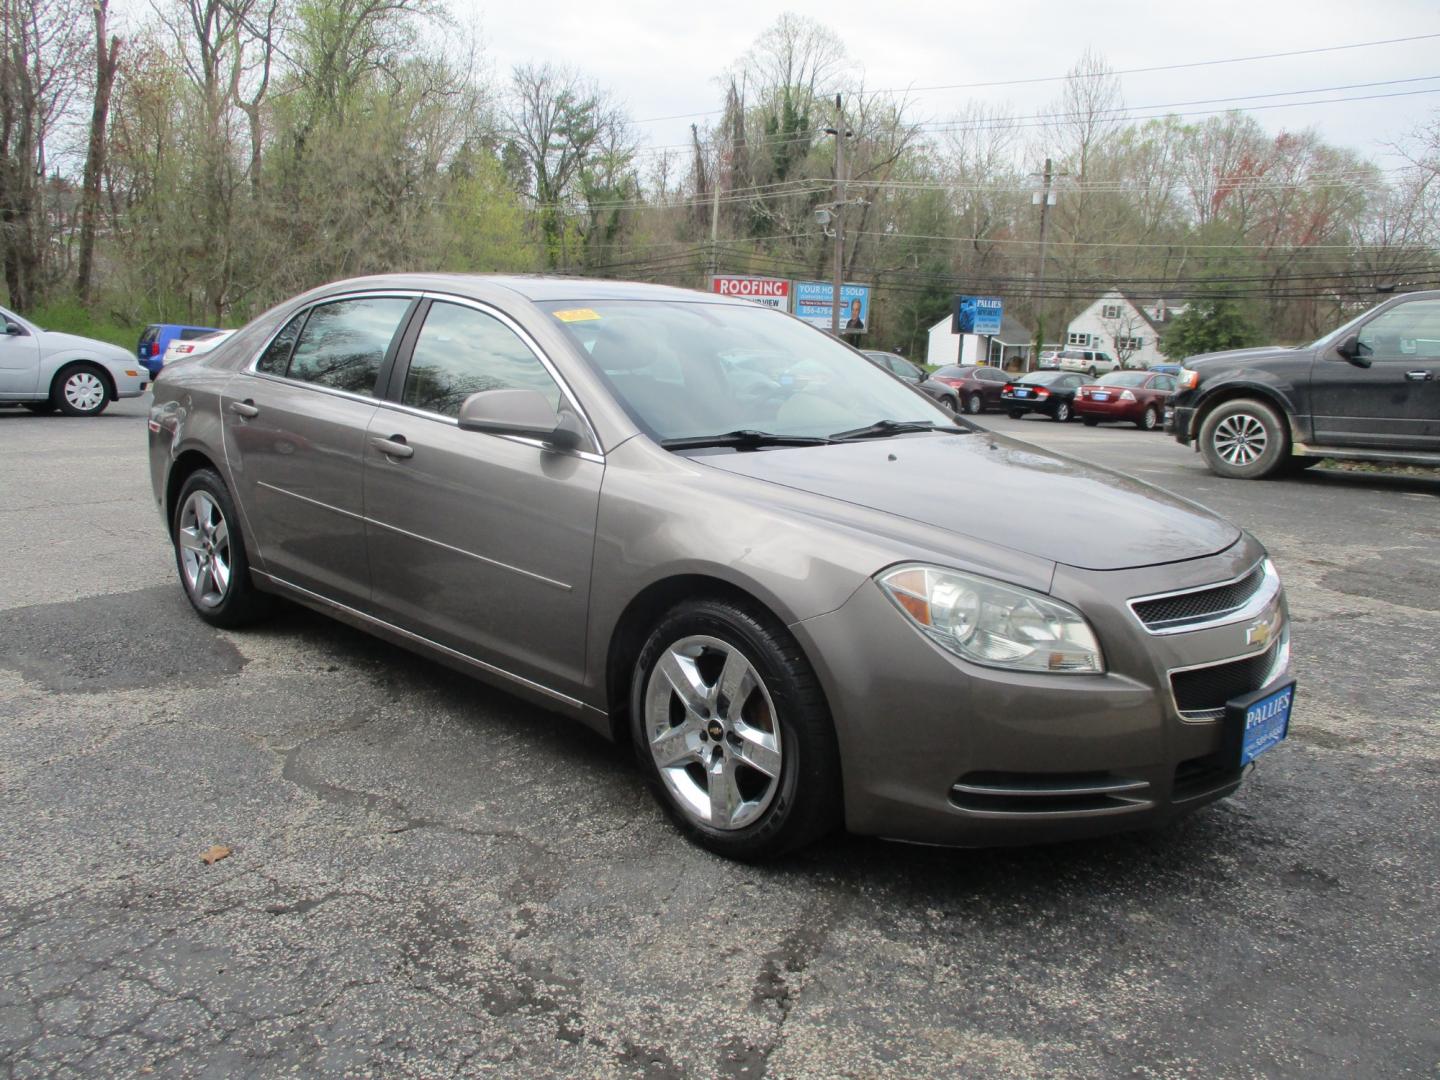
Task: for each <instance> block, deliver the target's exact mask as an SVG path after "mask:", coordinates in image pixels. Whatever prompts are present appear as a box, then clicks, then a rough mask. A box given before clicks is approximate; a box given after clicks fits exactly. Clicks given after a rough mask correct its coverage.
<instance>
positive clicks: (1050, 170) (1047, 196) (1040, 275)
mask: <svg viewBox="0 0 1440 1080" xmlns="http://www.w3.org/2000/svg"><path fill="white" fill-rule="evenodd" d="M1030 175H1031V176H1034V175H1035V174H1034V173H1031V174H1030ZM1041 175H1042V177H1043V181H1044V187H1043V188H1042V189H1041V190H1040V192H1039V193H1038V194H1036V195H1034V196H1032V201H1033V202H1038V203H1039V204H1040V268H1039V270H1038V271H1036V274H1035V349H1034V351H1033V352H1032V353H1031V356H1030V362H1029V363H1028V364H1026V365H1025V370H1026V371H1033V370H1034V369H1035V364H1036V363H1037V362H1038V361H1039V359H1040V350H1041V349H1043V348H1044V347H1045V241H1046V238H1047V236H1048V235H1049V232H1050V207H1052V206H1054V205H1055V195H1054V192H1053V190H1052V188H1053V186H1054V183H1055V170H1054V166H1053V165H1052V163H1051V161H1050V159H1049V158H1048V157H1047V158H1046V159H1045V172H1044V173H1043V174H1041Z"/></svg>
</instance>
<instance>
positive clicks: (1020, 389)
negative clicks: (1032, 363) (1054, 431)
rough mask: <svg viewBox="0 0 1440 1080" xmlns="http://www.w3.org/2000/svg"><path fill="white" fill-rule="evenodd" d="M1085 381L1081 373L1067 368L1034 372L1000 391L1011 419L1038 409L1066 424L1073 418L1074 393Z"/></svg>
mask: <svg viewBox="0 0 1440 1080" xmlns="http://www.w3.org/2000/svg"><path fill="white" fill-rule="evenodd" d="M1083 381H1084V380H1083V379H1081V378H1080V376H1079V375H1072V374H1071V373H1069V372H1067V371H1032V372H1031V373H1030V374H1029V375H1026V376H1024V377H1022V378H1019V379H1015V380H1014V381H1012V382H1008V383H1006V384H1005V386H1004V388H1003V389H1002V390H1001V392H1000V404H1001V405H1002V406H1003V407H1004V409H1005V411H1006V412H1008V413H1009V414H1010V419H1011V420H1019V419H1020V418H1021V417H1022V416H1024V415H1025V414H1026V413H1029V412H1037V413H1043V414H1044V415H1046V416H1048V417H1050V419H1051V420H1058V421H1059V422H1060V423H1062V424H1063V423H1065V421H1067V420H1070V419H1073V418H1074V415H1075V392H1076V391H1077V390H1079V389H1080V384H1081V383H1082V382H1083Z"/></svg>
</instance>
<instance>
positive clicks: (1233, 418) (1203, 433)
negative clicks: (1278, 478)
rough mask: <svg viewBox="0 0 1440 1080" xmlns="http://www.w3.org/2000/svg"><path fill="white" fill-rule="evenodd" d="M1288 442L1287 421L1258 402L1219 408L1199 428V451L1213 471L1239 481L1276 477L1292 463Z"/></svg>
mask: <svg viewBox="0 0 1440 1080" xmlns="http://www.w3.org/2000/svg"><path fill="white" fill-rule="evenodd" d="M1289 442H1290V436H1289V433H1288V432H1287V430H1286V427H1285V421H1284V420H1282V419H1281V418H1280V415H1279V414H1278V413H1276V411H1275V410H1274V409H1273V408H1271V407H1270V406H1269V405H1267V404H1265V402H1263V401H1258V400H1256V399H1255V398H1237V399H1235V400H1234V401H1227V402H1225V403H1223V404H1221V405H1217V406H1216V407H1215V408H1214V409H1212V410H1211V411H1210V412H1209V413H1207V414H1206V416H1205V422H1204V423H1203V424H1201V425H1200V451H1201V453H1203V454H1204V455H1205V462H1206V464H1207V465H1209V466H1210V470H1211V471H1212V472H1214V473H1216V474H1218V475H1220V476H1229V477H1233V478H1234V479H1237V480H1260V479H1263V478H1265V477H1267V476H1273V475H1274V474H1275V473H1276V472H1277V471H1279V470H1280V469H1281V468H1282V466H1283V465H1284V464H1285V462H1286V461H1287V460H1288V459H1289V456H1290V446H1289Z"/></svg>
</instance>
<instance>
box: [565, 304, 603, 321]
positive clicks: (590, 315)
mask: <svg viewBox="0 0 1440 1080" xmlns="http://www.w3.org/2000/svg"><path fill="white" fill-rule="evenodd" d="M554 315H555V317H556V318H557V319H559V320H560V321H561V322H588V321H589V320H591V319H598V318H600V313H599V312H598V311H592V310H591V309H590V308H588V307H579V308H570V309H569V310H568V311H557V312H554Z"/></svg>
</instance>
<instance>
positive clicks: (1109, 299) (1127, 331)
mask: <svg viewBox="0 0 1440 1080" xmlns="http://www.w3.org/2000/svg"><path fill="white" fill-rule="evenodd" d="M1186 306H1187V305H1185V304H1177V303H1175V302H1174V301H1170V300H1165V299H1163V298H1162V299H1158V300H1155V301H1153V302H1151V303H1149V304H1145V303H1142V302H1141V301H1139V300H1136V299H1134V298H1132V297H1129V296H1126V295H1125V294H1124V293H1122V292H1120V291H1119V290H1118V289H1116V290H1112V291H1111V292H1108V293H1106V294H1105V295H1104V296H1102V297H1100V298H1099V299H1098V300H1096V301H1095V302H1094V303H1092V304H1091V305H1090V306H1089V307H1087V308H1086V309H1085V310H1084V311H1082V312H1080V314H1079V315H1077V316H1075V318H1073V319H1071V320H1070V325H1069V326H1068V327H1067V328H1066V333H1065V342H1064V343H1065V344H1066V345H1068V346H1070V347H1072V348H1076V349H1100V350H1102V351H1104V352H1107V353H1109V354H1110V355H1111V356H1113V357H1115V359H1116V360H1118V361H1120V362H1121V363H1122V364H1124V365H1125V366H1126V367H1132V368H1134V367H1149V366H1150V365H1151V364H1158V363H1162V362H1163V361H1164V360H1165V354H1164V353H1163V352H1161V351H1160V336H1161V335H1162V334H1163V333H1164V332H1165V329H1166V327H1168V326H1169V324H1170V323H1171V322H1173V321H1174V320H1175V318H1176V316H1178V315H1180V314H1181V313H1182V312H1184V310H1185V308H1186Z"/></svg>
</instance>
